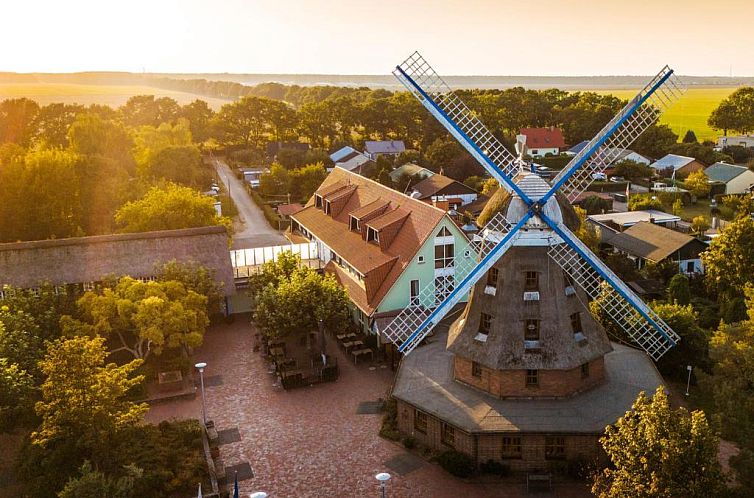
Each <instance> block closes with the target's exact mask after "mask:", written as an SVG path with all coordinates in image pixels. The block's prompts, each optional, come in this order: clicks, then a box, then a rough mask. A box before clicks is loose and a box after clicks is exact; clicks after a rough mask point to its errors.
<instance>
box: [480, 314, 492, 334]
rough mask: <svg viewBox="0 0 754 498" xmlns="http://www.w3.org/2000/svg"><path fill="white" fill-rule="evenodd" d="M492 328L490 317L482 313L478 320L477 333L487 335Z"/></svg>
mask: <svg viewBox="0 0 754 498" xmlns="http://www.w3.org/2000/svg"><path fill="white" fill-rule="evenodd" d="M491 328H492V315H490V314H488V313H482V314H481V316H480V318H479V333H480V334H484V335H489V333H490V329H491Z"/></svg>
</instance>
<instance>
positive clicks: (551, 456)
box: [545, 436, 565, 460]
mask: <svg viewBox="0 0 754 498" xmlns="http://www.w3.org/2000/svg"><path fill="white" fill-rule="evenodd" d="M563 458H565V438H564V437H560V436H553V437H546V438H545V459H547V460H562V459H563Z"/></svg>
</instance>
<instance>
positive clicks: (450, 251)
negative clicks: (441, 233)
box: [435, 229, 455, 268]
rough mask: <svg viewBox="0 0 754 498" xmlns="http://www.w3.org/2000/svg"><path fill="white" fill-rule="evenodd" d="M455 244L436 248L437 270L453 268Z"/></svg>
mask: <svg viewBox="0 0 754 498" xmlns="http://www.w3.org/2000/svg"><path fill="white" fill-rule="evenodd" d="M443 230H444V229H443ZM454 256H455V244H453V243H450V244H442V245H436V246H435V268H451V267H453V266H454V263H453V257H454Z"/></svg>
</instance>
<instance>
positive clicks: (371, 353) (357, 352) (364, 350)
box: [351, 348, 374, 365]
mask: <svg viewBox="0 0 754 498" xmlns="http://www.w3.org/2000/svg"><path fill="white" fill-rule="evenodd" d="M366 354H368V355H369V356H370V357H371V358H372V360H374V351H372V350H371V349H370V348H362V349H354V350H353V351H351V355H352V356H353V364H354V365H355V364H356V360H358V359H359V357H360V356H363V355H366Z"/></svg>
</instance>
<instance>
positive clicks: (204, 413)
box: [194, 362, 207, 427]
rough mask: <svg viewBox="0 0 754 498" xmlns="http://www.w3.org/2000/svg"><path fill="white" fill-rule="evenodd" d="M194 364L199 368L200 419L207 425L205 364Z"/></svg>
mask: <svg viewBox="0 0 754 498" xmlns="http://www.w3.org/2000/svg"><path fill="white" fill-rule="evenodd" d="M194 366H195V367H196V368H197V370H199V379H200V382H201V385H202V420H203V421H204V427H207V403H206V402H205V401H204V369H205V368H207V364H206V363H204V362H200V363H197V364H196V365H194Z"/></svg>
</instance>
